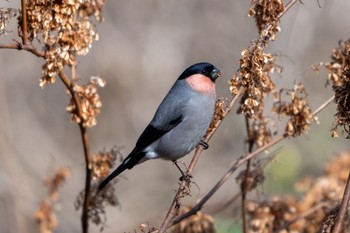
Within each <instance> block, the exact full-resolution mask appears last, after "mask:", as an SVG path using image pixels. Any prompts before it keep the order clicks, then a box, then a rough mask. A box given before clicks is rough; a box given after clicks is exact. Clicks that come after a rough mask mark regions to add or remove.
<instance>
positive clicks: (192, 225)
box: [172, 206, 216, 233]
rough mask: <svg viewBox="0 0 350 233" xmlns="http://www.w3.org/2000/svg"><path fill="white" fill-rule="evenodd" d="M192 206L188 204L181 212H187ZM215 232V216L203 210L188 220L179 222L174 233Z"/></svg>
mask: <svg viewBox="0 0 350 233" xmlns="http://www.w3.org/2000/svg"><path fill="white" fill-rule="evenodd" d="M191 208H192V206H187V207H185V208H183V209H182V211H181V213H182V214H183V213H186V212H187V211H189V210H190V209H191ZM203 232H205V233H215V232H216V230H215V228H214V218H213V216H211V215H209V214H205V213H203V212H202V211H199V212H197V214H196V215H194V216H191V217H189V218H187V219H186V220H184V221H182V222H180V223H179V224H177V225H176V226H175V227H174V229H173V230H172V233H203Z"/></svg>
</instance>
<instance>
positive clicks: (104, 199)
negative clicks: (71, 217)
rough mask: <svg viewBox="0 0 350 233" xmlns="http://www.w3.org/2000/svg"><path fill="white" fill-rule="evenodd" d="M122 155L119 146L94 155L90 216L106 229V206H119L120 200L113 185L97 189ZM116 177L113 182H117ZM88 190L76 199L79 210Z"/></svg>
mask: <svg viewBox="0 0 350 233" xmlns="http://www.w3.org/2000/svg"><path fill="white" fill-rule="evenodd" d="M121 159H122V155H121V152H120V149H119V148H116V147H115V148H112V149H111V150H109V151H106V150H103V151H101V152H99V153H97V154H95V155H93V156H92V159H91V162H90V165H89V166H90V167H91V171H92V180H93V183H92V185H91V190H90V191H89V192H90V193H91V196H90V200H89V203H88V214H89V215H88V218H89V219H90V221H91V222H93V223H94V224H95V225H97V226H100V230H101V231H102V230H103V229H104V226H105V223H106V221H107V217H106V211H105V207H106V206H107V205H111V206H118V205H119V201H118V198H117V196H116V194H115V188H114V186H113V185H108V186H106V187H105V188H104V189H103V190H101V191H99V192H98V191H97V186H98V184H99V183H100V182H101V181H102V180H103V179H104V178H105V177H106V176H107V175H108V174H109V173H110V171H111V169H112V168H113V167H114V163H115V161H116V160H121ZM117 181H118V179H115V180H114V181H113V183H116V182H117ZM85 192H86V190H82V191H81V192H80V194H79V195H78V197H77V199H76V201H75V208H76V209H77V210H78V209H80V208H82V207H83V204H84V196H85Z"/></svg>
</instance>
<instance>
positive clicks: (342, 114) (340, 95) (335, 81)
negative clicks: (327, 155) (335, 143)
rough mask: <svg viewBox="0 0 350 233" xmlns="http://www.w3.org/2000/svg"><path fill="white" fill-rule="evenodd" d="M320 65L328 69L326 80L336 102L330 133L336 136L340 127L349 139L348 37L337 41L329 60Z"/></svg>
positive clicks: (349, 80) (349, 66)
mask: <svg viewBox="0 0 350 233" xmlns="http://www.w3.org/2000/svg"><path fill="white" fill-rule="evenodd" d="M321 65H324V66H325V67H326V69H327V71H328V81H329V82H331V84H332V88H333V91H334V94H335V102H336V103H337V113H336V114H335V122H334V124H335V126H334V128H333V129H332V135H333V137H337V136H338V134H337V129H338V128H339V127H340V128H342V130H343V132H345V133H346V134H347V138H348V139H350V100H349V97H350V94H349V93H350V39H348V40H347V41H339V47H337V48H335V49H333V51H332V56H331V61H330V62H327V63H321Z"/></svg>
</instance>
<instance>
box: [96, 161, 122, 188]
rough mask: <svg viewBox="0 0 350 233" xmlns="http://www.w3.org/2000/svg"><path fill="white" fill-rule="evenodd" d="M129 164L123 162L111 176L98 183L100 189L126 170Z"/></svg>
mask: <svg viewBox="0 0 350 233" xmlns="http://www.w3.org/2000/svg"><path fill="white" fill-rule="evenodd" d="M127 168H128V167H127V165H126V164H125V163H122V164H120V165H119V167H117V169H115V170H114V171H113V172H112V173H111V174H109V176H107V177H106V178H105V179H104V180H103V181H102V182H101V183H100V184H99V185H98V191H101V190H102V189H103V188H104V187H105V186H106V185H107V184H108V183H109V182H110V181H111V180H113V178H114V177H116V176H117V175H119V174H120V173H122V172H123V171H125V169H127Z"/></svg>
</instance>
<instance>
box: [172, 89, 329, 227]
mask: <svg viewBox="0 0 350 233" xmlns="http://www.w3.org/2000/svg"><path fill="white" fill-rule="evenodd" d="M333 99H334V96H332V97H331V98H330V99H328V100H327V101H325V102H324V103H323V104H322V105H321V106H320V107H319V108H317V109H316V110H315V111H314V113H313V114H314V115H317V114H318V113H319V112H320V111H321V110H323V109H324V108H325V107H326V106H327V105H328V104H330V103H331V102H332V101H333ZM287 137H288V136H287V135H286V134H284V135H283V136H279V137H277V138H275V139H274V140H273V141H272V142H270V143H268V144H266V145H265V146H263V147H260V148H258V149H256V150H255V151H254V152H252V153H249V154H246V155H243V156H241V157H240V158H238V159H237V160H236V161H235V162H234V164H233V165H232V166H231V167H230V168H229V170H228V171H227V172H226V173H225V174H224V176H223V177H222V178H221V179H220V180H219V181H218V182H217V183H216V184H215V185H214V187H213V188H212V189H211V190H210V191H209V192H208V193H207V194H206V195H205V196H204V197H203V198H202V200H200V202H198V203H197V204H196V205H195V206H194V207H193V208H192V209H191V210H189V211H188V212H187V213H184V214H183V215H181V216H179V217H178V218H176V219H175V220H174V221H173V222H172V224H171V225H170V226H173V225H175V224H177V223H179V222H181V221H182V220H184V219H185V218H188V217H189V216H191V215H194V214H196V213H197V212H198V211H199V210H201V209H202V207H203V205H204V204H205V203H206V202H207V201H208V200H209V199H210V198H211V197H212V196H213V195H214V193H216V191H218V190H219V188H220V187H221V186H222V185H223V184H224V183H225V182H226V180H227V179H228V178H229V177H230V176H231V175H232V174H233V173H234V172H235V171H236V170H237V168H239V167H240V166H241V165H242V164H244V163H245V162H246V161H248V160H250V159H252V158H254V157H256V156H258V155H259V154H260V153H261V152H263V151H265V150H267V149H269V148H270V147H272V146H273V145H275V144H277V143H279V142H281V141H283V139H285V138H287ZM170 226H169V227H170Z"/></svg>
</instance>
